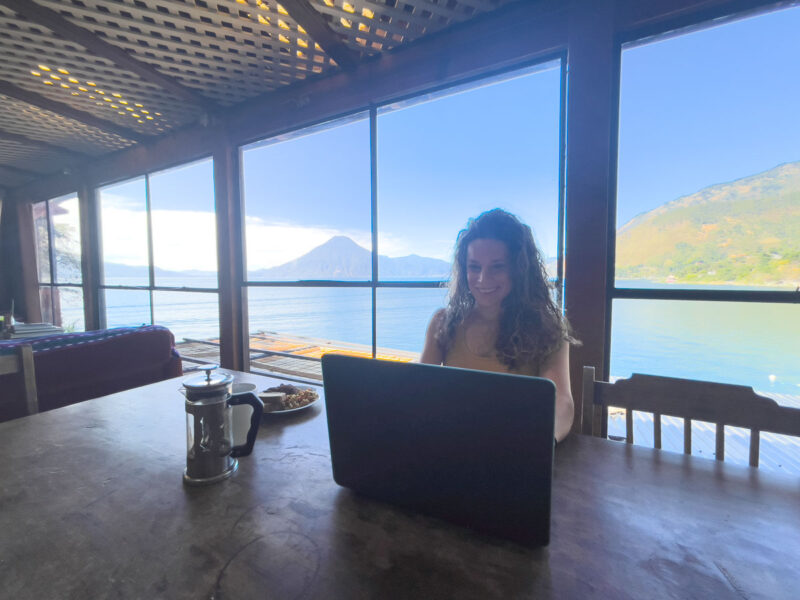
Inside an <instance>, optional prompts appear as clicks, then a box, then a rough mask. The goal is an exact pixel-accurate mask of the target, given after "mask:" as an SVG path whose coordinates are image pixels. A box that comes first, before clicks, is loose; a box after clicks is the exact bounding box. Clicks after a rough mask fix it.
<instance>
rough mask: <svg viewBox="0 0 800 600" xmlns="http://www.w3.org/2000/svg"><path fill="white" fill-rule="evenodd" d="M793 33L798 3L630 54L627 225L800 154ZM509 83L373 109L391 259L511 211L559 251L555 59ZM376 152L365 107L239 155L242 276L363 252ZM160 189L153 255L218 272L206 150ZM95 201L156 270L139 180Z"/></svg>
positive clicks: (161, 176)
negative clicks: (326, 253)
mask: <svg viewBox="0 0 800 600" xmlns="http://www.w3.org/2000/svg"><path fill="white" fill-rule="evenodd" d="M798 32H800V7H796V8H790V9H785V10H782V11H778V12H775V13H771V14H765V15H759V16H756V17H752V18H748V19H745V20H741V21H736V22H732V23H727V24H724V25H719V26H716V27H713V28H707V29H703V30H699V31H696V32H692V33H688V34H683V35H680V36H675V37H670V38H667V39H663V40H661V41H656V42H651V43H648V44H644V45H638V46H634V47H630V48H627V47H626V48H625V49H624V50H623V54H622V77H621V89H620V119H619V127H620V129H619V135H620V137H619V157H618V175H617V181H618V192H617V193H618V208H617V223H618V226H620V225H622V224H624V223H625V222H627V221H628V220H630V219H631V218H633V217H634V216H636V215H637V214H639V213H642V212H645V211H648V210H650V209H652V208H655V207H657V206H660V205H661V204H663V203H666V202H669V201H671V200H674V199H676V198H678V197H680V196H682V195H686V194H691V193H694V192H697V191H698V190H700V189H702V188H704V187H706V186H709V185H713V184H717V183H723V182H727V181H732V180H734V179H738V178H740V177H745V176H749V175H753V174H755V173H759V172H761V171H765V170H768V169H770V168H773V167H775V166H777V165H779V164H781V163H784V162H790V161H797V160H800V115H799V114H798V110H797V105H798V104H800V102H798V99H799V98H800V77H799V76H798V65H800V35H798ZM515 75H516V76H515V77H513V78H511V79H506V80H504V81H501V82H499V83H494V84H491V85H486V84H484V85H480V86H479V87H477V88H476V87H475V84H472V85H471V86H466V87H467V88H471V89H469V91H462V92H460V93H453V90H450V91H449V92H448V94H445V95H441V96H439V97H436V98H434V99H432V100H431V99H429V98H426V99H424V100H426V101H424V102H417V103H412V104H411V105H401V104H398V105H396V106H390V107H385V108H382V109H381V110H380V111H379V116H378V120H377V198H378V211H377V219H378V232H379V238H378V245H379V253H380V254H384V255H389V256H405V255H408V254H412V253H414V254H419V255H423V256H431V257H436V258H441V259H444V260H450V259H451V257H452V250H453V246H454V242H455V238H456V234H457V233H458V231H459V230H460V229H461V228H463V227H464V225H465V224H466V221H467V219H468V218H469V217H472V216H476V215H477V214H479V213H480V212H482V211H484V210H487V209H491V208H494V207H496V206H500V207H503V208H506V209H508V210H510V211H511V212H514V213H515V214H517V215H519V216H520V217H521V218H522V220H523V221H525V222H527V223H528V224H530V225H531V226H532V228H533V229H534V233H535V237H536V239H537V243H539V245H540V247H541V248H542V250H543V252H544V254H545V255H547V256H554V255H555V253H556V242H557V222H558V214H557V209H558V142H559V136H558V125H559V123H558V119H559V102H560V70H559V63H558V62H554V63H549V64H547V65H544V66H540V67H539V68H537V69H535V70H533V71H531V72H528V73H527V74H520V73H517V74H515ZM369 157H370V147H369V121H368V120H367V119H366V115H357V116H355V117H353V118H350V119H348V120H347V121H346V122H343V123H339V124H336V126H335V127H330V128H327V129H326V128H324V127H318V128H317V129H315V130H313V132H302V133H301V134H290V135H287V136H284V137H283V138H281V140H280V141H278V142H275V143H262V144H260V145H254V146H251V147H248V148H245V149H244V152H243V160H242V164H243V192H244V197H245V211H246V223H247V235H246V238H247V262H248V268H249V269H258V268H266V267H270V266H275V265H278V264H282V263H284V262H287V261H288V260H291V259H293V258H296V257H297V256H299V255H302V254H304V253H305V252H307V251H309V250H311V249H312V248H314V247H316V246H318V245H320V244H322V243H324V242H325V241H326V240H327V239H329V238H330V237H332V236H333V235H347V236H349V237H351V238H352V239H354V240H355V241H356V242H357V243H359V244H361V245H362V246H364V247H365V248H369V247H370V245H371V242H370V160H369ZM150 183H151V202H152V210H153V231H154V254H155V262H156V265H157V266H159V267H162V268H166V269H171V270H183V269H200V270H214V269H215V268H216V251H215V247H214V244H213V240H214V236H215V234H214V216H213V206H214V202H213V171H212V164H211V161H210V159H209V160H205V161H200V162H198V163H193V164H192V165H187V166H184V167H181V168H177V169H173V170H170V171H165V172H163V173H158V174H153V175H152V176H151V178H150ZM101 198H102V200H103V209H102V217H101V218H102V220H103V229H104V240H103V248H104V256H105V259H106V260H107V261H109V262H120V263H123V264H146V256H147V251H146V238H145V234H144V232H145V231H146V218H145V216H144V212H143V210H144V179H143V178H140V179H138V180H134V181H132V182H127V183H125V184H121V185H115V186H110V187H107V188H104V189H103V190H102V191H101ZM143 261H144V262H143Z"/></svg>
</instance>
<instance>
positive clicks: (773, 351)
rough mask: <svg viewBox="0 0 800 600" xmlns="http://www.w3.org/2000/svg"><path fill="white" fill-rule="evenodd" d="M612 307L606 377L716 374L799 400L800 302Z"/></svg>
mask: <svg viewBox="0 0 800 600" xmlns="http://www.w3.org/2000/svg"><path fill="white" fill-rule="evenodd" d="M612 310H613V313H612V328H611V363H610V364H611V366H610V374H611V377H628V376H629V375H630V374H631V373H646V374H651V375H665V376H669V377H685V378H688V379H702V380H707V381H721V382H724V383H734V384H739V385H748V386H752V387H753V388H754V389H755V390H756V391H758V392H759V393H763V394H765V395H768V396H773V397H775V398H776V399H777V400H778V401H779V402H784V403H789V404H797V405H800V369H798V368H797V366H798V365H800V345H798V343H797V340H798V339H800V306H798V305H796V304H791V305H790V304H777V305H776V304H758V303H749V302H700V301H678V300H614V302H613V308H612Z"/></svg>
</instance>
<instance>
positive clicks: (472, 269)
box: [467, 265, 481, 273]
mask: <svg viewBox="0 0 800 600" xmlns="http://www.w3.org/2000/svg"><path fill="white" fill-rule="evenodd" d="M467 271H469V272H470V273H480V271H481V267H480V265H467Z"/></svg>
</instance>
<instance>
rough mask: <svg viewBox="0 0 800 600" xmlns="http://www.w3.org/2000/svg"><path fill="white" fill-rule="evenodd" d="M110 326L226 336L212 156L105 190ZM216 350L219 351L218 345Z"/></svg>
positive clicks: (185, 336)
mask: <svg viewBox="0 0 800 600" xmlns="http://www.w3.org/2000/svg"><path fill="white" fill-rule="evenodd" d="M98 196H99V203H100V223H101V230H102V236H101V237H102V264H103V281H102V285H101V291H102V293H103V295H104V301H105V319H106V326H108V327H117V326H137V325H142V324H151V323H155V324H159V325H164V326H166V327H169V329H170V330H171V331H172V332H173V333H174V334H175V338H176V340H177V341H178V342H179V343H181V342H183V341H185V340H193V339H199V340H216V339H218V337H219V301H218V284H217V253H216V252H217V250H216V248H217V245H216V239H217V237H216V216H215V214H214V181H213V162H212V161H211V159H207V160H202V161H198V162H195V163H191V164H189V165H183V166H180V167H177V168H174V169H169V170H166V171H160V172H158V173H152V174H149V175H147V176H145V177H140V178H137V179H133V180H129V181H125V182H122V183H119V184H115V185H111V186H107V187H104V188H102V189H100V191H99V195H98ZM214 351H216V350H214Z"/></svg>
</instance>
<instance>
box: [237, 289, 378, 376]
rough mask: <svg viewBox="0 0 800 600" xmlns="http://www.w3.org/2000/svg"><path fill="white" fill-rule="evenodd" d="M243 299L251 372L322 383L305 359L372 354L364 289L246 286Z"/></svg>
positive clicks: (369, 299) (368, 306) (368, 303)
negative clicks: (330, 354)
mask: <svg viewBox="0 0 800 600" xmlns="http://www.w3.org/2000/svg"><path fill="white" fill-rule="evenodd" d="M247 295H248V307H249V310H248V312H249V319H250V365H251V367H252V368H253V369H254V370H257V371H269V372H274V373H282V374H284V375H291V376H295V377H305V378H312V379H321V378H322V373H321V370H320V364H319V361H318V360H309V359H319V358H321V357H322V354H323V353H325V352H329V351H331V350H336V349H339V350H346V351H348V352H349V353H351V354H356V355H360V356H372V308H371V303H372V293H371V291H370V289H369V288H277V287H276V288H272V287H270V288H258V287H250V288H248V290H247ZM276 353H281V354H276ZM290 354H291V355H296V356H300V357H302V358H292V357H290V356H287V355H290Z"/></svg>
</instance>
